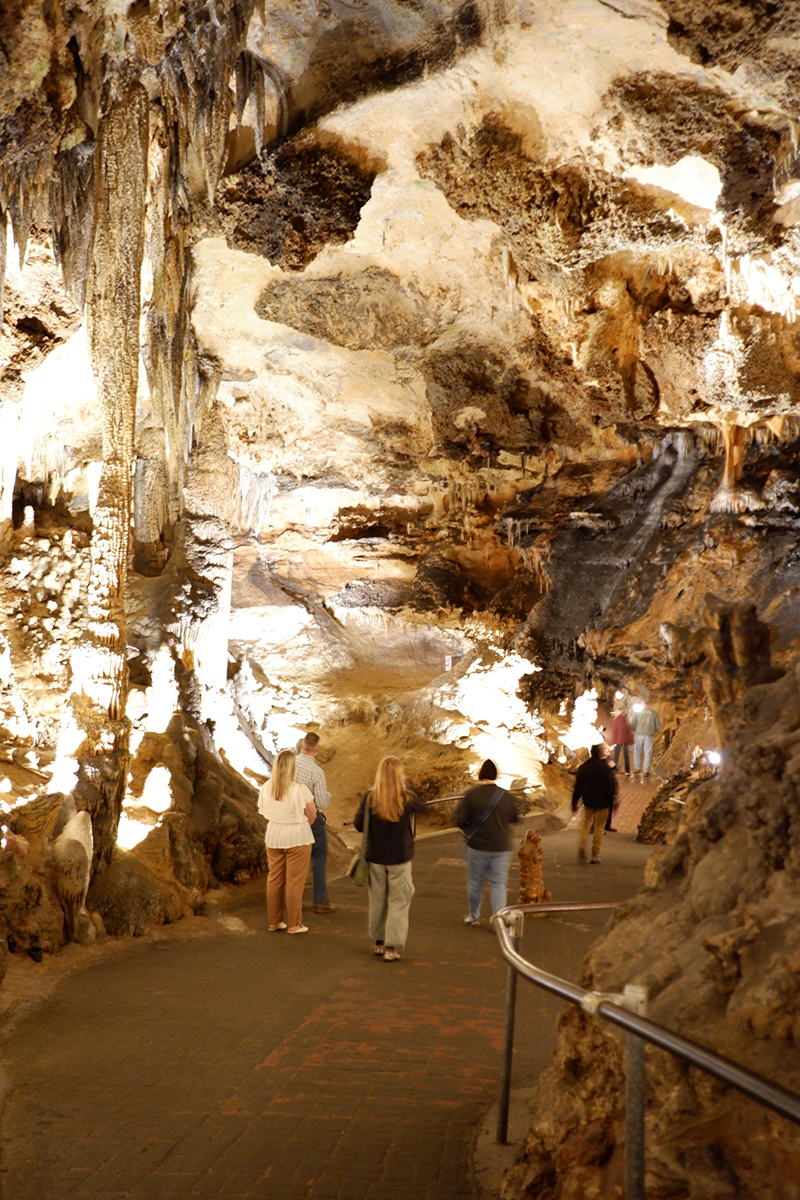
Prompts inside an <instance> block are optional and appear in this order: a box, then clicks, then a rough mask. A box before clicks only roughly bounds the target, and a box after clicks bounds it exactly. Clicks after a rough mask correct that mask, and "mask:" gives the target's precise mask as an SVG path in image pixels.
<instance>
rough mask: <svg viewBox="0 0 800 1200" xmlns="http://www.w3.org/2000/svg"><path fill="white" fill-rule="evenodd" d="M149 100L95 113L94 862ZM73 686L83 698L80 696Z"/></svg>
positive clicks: (110, 819) (105, 825)
mask: <svg viewBox="0 0 800 1200" xmlns="http://www.w3.org/2000/svg"><path fill="white" fill-rule="evenodd" d="M148 111H149V100H148V96H147V93H146V92H145V90H144V88H142V87H141V86H139V85H137V84H134V85H132V86H131V87H130V88H129V89H128V90H127V91H126V92H125V93H124V94H123V95H122V96H121V98H120V99H119V100H118V102H117V103H116V104H115V105H114V106H113V107H112V108H111V110H110V111H109V112H108V113H107V114H106V115H105V116H104V118H103V120H102V123H101V126H100V130H99V137H98V161H97V169H96V171H95V178H94V184H95V195H94V204H95V213H96V233H95V243H94V258H93V263H92V273H91V278H90V284H89V290H88V311H87V316H88V332H89V347H90V357H91V361H92V368H93V370H94V373H95V377H96V380H97V389H98V400H99V404H100V409H101V412H102V418H103V464H102V472H101V476H100V486H99V493H98V501H97V505H96V507H95V510H94V514H93V522H94V525H93V531H92V543H91V557H92V572H91V577H90V582H89V595H88V610H89V620H88V623H87V627H86V631H85V633H84V637H83V640H82V641H81V642H80V643H79V645H78V646H77V648H76V650H75V651H74V653H73V656H72V671H73V687H74V692H75V694H74V695H73V697H72V699H71V709H72V715H73V717H74V719H75V720H76V721H77V723H78V725H79V727H80V728H81V729H82V730H83V732H84V734H85V739H84V741H83V743H82V744H81V745H80V746H79V747H78V750H77V755H76V757H77V759H78V780H77V783H76V785H75V789H74V790H75V793H76V798H77V799H78V801H79V804H80V807H81V808H82V809H84V810H86V811H88V812H90V813H91V815H92V827H93V830H94V835H95V861H96V862H101V863H102V862H107V861H108V860H109V859H110V857H111V853H112V850H113V846H114V838H115V834H116V828H117V823H118V821H119V815H120V812H121V810H122V801H123V797H124V793H125V783H126V777H127V769H128V758H129V726H128V724H127V722H126V720H125V717H124V711H125V686H126V676H127V662H126V648H127V637H126V623H125V580H126V574H127V564H128V549H129V546H128V543H129V537H130V521H131V486H132V473H133V449H134V422H135V415H136V392H137V377H138V364H139V314H140V283H141V269H142V258H143V252H144V212H145V197H146V188H147V151H148V142H149V122H148ZM81 693H82V695H81Z"/></svg>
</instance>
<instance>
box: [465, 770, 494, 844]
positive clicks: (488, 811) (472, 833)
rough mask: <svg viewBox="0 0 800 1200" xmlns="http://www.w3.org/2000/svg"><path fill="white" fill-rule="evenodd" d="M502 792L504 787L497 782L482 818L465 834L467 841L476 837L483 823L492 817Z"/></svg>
mask: <svg viewBox="0 0 800 1200" xmlns="http://www.w3.org/2000/svg"><path fill="white" fill-rule="evenodd" d="M502 794H503V789H502V788H501V787H500V786H499V784H495V788H494V795H493V796H492V799H491V800H490V802H489V804H488V805H487V806H486V808H485V810H484V812H483V815H482V816H481V819H480V820H479V821H476V822H475V824H474V825H473V826H472V828H471V829H470V831H469V833H465V834H464V840H465V841H466V842H467V843H469V842H470V841H471V839H472V838H474V836H475V834H476V833H477V832H478V830H479V829H480V827H481V825H482V824H483V822H484V821H485V820H486V818H487V817H490V816H491V815H492V813H493V812H494V810H495V808H496V807H497V803H498V801H499V799H500V797H501V796H502Z"/></svg>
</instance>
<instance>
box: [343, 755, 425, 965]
mask: <svg viewBox="0 0 800 1200" xmlns="http://www.w3.org/2000/svg"><path fill="white" fill-rule="evenodd" d="M367 804H369V822H368V825H367V862H368V863H369V936H370V937H371V938H372V940H373V953H374V954H375V955H377V956H378V957H380V958H382V959H383V960H384V962H396V961H397V959H399V958H401V957H402V953H403V947H404V946H405V944H406V938H407V936H408V910H409V908H410V906H411V899H412V897H413V895H414V883H413V880H412V878H411V860H412V858H413V857H414V836H413V833H412V831H411V814H412V813H414V812H425V808H426V806H425V804H424V803H423V801H422V800H420V798H419V796H418V795H417V794H416V792H414V791H412V789H411V788H410V787H409V785H408V783H407V781H406V777H405V773H404V771H403V764H402V763H401V762H400V759H399V758H391V757H390V758H383V759H381V761H380V762H379V763H378V770H377V771H376V773H375V782H374V783H373V785H372V787H371V789H370V790H369V791H368V792H366V793H365V795H364V796H362V798H361V804H360V805H359V808H358V812H357V813H356V815H355V818H354V820H353V824H354V825H355V827H356V829H357V830H358V832H359V833H362V832H363V830H364V810H365V808H366V806H367Z"/></svg>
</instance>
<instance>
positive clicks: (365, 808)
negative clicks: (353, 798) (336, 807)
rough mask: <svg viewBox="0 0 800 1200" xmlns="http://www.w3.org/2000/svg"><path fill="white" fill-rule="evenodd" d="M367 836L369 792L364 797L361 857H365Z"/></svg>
mask: <svg viewBox="0 0 800 1200" xmlns="http://www.w3.org/2000/svg"><path fill="white" fill-rule="evenodd" d="M368 836H369V792H367V794H366V796H365V797H364V830H363V832H362V834H361V857H362V858H364V859H366V857H367V838H368Z"/></svg>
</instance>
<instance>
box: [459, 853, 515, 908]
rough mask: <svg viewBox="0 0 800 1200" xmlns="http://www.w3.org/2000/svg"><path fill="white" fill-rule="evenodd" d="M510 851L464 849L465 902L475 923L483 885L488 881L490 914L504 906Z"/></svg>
mask: <svg viewBox="0 0 800 1200" xmlns="http://www.w3.org/2000/svg"><path fill="white" fill-rule="evenodd" d="M511 853H512V852H511V850H499V851H496V852H495V851H492V850H473V849H472V847H471V846H466V847H465V854H466V859H467V900H468V902H469V915H470V916H471V917H472V919H473V920H474V921H477V919H478V917H479V916H480V915H481V900H482V898H483V884H484V881H485V880H486V879H488V880H489V900H490V901H491V905H492V912H493V913H496V912H498V911H499V910H500V909H501V908H505V906H506V891H507V887H508V868H509V866H510V864H511Z"/></svg>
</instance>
